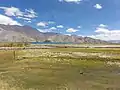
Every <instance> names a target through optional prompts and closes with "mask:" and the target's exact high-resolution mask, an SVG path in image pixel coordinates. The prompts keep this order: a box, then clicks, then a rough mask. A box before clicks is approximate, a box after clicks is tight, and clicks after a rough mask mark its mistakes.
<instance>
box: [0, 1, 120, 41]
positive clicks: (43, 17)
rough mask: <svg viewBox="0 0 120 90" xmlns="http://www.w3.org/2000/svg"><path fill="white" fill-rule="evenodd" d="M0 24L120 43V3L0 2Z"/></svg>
mask: <svg viewBox="0 0 120 90" xmlns="http://www.w3.org/2000/svg"><path fill="white" fill-rule="evenodd" d="M0 24H5V25H19V26H23V25H29V26H32V27H34V28H36V29H38V30H39V31H40V32H55V33H61V34H65V35H79V36H88V37H92V38H96V39H102V40H120V0H0Z"/></svg>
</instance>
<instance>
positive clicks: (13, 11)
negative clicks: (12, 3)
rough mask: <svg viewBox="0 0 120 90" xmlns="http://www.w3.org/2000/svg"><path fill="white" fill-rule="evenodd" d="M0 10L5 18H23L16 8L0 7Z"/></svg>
mask: <svg viewBox="0 0 120 90" xmlns="http://www.w3.org/2000/svg"><path fill="white" fill-rule="evenodd" d="M0 9H3V10H4V11H5V14H6V15H7V16H23V12H21V11H20V9H19V8H16V7H0Z"/></svg>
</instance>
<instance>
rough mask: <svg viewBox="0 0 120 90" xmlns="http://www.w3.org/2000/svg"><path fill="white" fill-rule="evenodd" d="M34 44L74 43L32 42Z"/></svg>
mask: <svg viewBox="0 0 120 90" xmlns="http://www.w3.org/2000/svg"><path fill="white" fill-rule="evenodd" d="M31 43H32V44H73V43H71V42H31Z"/></svg>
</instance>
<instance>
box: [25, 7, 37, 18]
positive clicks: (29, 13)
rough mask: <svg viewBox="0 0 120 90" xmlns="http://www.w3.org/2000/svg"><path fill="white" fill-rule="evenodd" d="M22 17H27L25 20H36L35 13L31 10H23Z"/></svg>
mask: <svg viewBox="0 0 120 90" xmlns="http://www.w3.org/2000/svg"><path fill="white" fill-rule="evenodd" d="M24 17H27V18H36V17H38V16H37V13H36V12H35V11H34V10H33V9H25V15H24Z"/></svg>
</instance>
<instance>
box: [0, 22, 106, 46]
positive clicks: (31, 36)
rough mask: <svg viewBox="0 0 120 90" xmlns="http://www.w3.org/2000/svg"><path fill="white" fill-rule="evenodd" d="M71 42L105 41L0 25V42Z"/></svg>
mask: <svg viewBox="0 0 120 90" xmlns="http://www.w3.org/2000/svg"><path fill="white" fill-rule="evenodd" d="M46 40H49V41H51V42H72V43H91V44H101V43H107V42H106V41H102V40H97V39H93V38H90V37H81V36H76V35H72V36H69V35H63V34H58V33H52V32H46V33H42V32H40V31H38V30H37V29H35V28H32V27H30V26H17V25H2V24H0V42H26V41H27V42H35V41H38V42H40V41H42V42H43V41H46Z"/></svg>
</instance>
